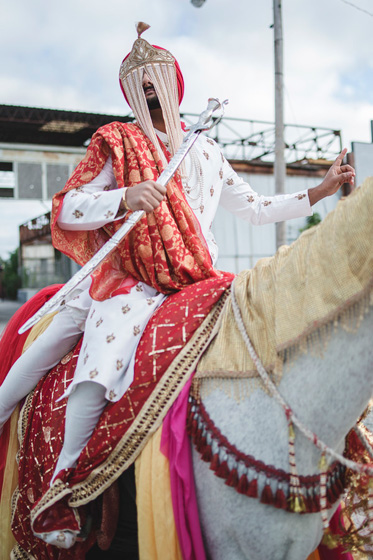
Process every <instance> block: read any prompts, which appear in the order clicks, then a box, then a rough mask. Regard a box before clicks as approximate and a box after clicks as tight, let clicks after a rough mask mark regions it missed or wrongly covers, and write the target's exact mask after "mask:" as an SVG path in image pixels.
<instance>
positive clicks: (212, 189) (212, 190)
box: [210, 187, 215, 196]
mask: <svg viewBox="0 0 373 560" xmlns="http://www.w3.org/2000/svg"><path fill="white" fill-rule="evenodd" d="M214 192H215V191H214V187H211V189H210V194H211V196H214Z"/></svg>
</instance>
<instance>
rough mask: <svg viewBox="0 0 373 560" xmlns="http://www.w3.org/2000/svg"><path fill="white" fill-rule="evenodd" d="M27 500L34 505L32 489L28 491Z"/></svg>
mask: <svg viewBox="0 0 373 560" xmlns="http://www.w3.org/2000/svg"><path fill="white" fill-rule="evenodd" d="M27 499H28V501H29V502H31V503H32V504H33V503H34V502H35V497H34V492H33V490H32V488H28V489H27Z"/></svg>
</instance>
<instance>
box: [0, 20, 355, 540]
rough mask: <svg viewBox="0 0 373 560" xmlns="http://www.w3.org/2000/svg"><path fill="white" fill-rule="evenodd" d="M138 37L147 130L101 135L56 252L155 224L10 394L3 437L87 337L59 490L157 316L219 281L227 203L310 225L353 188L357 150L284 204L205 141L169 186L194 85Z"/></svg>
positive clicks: (51, 331)
mask: <svg viewBox="0 0 373 560" xmlns="http://www.w3.org/2000/svg"><path fill="white" fill-rule="evenodd" d="M147 27H148V26H146V25H145V24H139V26H138V38H137V40H136V41H135V43H134V45H133V48H132V50H131V52H130V53H129V54H128V55H127V56H126V58H125V59H124V60H123V62H122V65H121V68H120V85H121V88H122V91H123V94H124V96H125V98H126V100H127V101H128V103H129V105H130V106H131V108H132V110H133V113H134V115H135V117H136V123H135V124H123V123H120V122H114V123H111V124H109V125H106V126H104V127H102V128H100V129H99V130H98V131H97V132H96V134H95V135H94V136H93V137H92V141H91V143H90V145H89V147H88V150H87V154H86V156H85V158H84V159H83V160H82V162H81V163H80V164H79V165H78V167H77V168H76V170H75V171H74V173H73V175H72V177H71V178H70V179H69V181H68V182H67V184H66V186H65V187H64V189H63V190H62V191H61V192H59V193H57V195H55V197H54V200H53V211H52V238H53V243H54V246H55V247H56V248H57V249H59V250H60V251H62V252H64V253H65V254H66V255H68V256H69V257H70V258H72V259H74V260H75V261H76V262H77V263H79V264H80V265H84V264H85V263H86V262H87V261H88V260H89V259H91V258H92V257H93V256H94V254H95V253H96V252H97V250H98V249H100V247H102V245H103V244H104V243H105V242H106V241H107V240H108V239H109V238H110V237H111V236H112V235H113V234H114V233H115V232H116V231H117V229H118V228H119V227H120V226H121V225H122V223H123V222H124V221H126V220H127V219H128V217H129V216H130V215H131V212H133V211H135V210H144V211H145V212H146V215H145V217H144V218H142V220H141V221H140V222H139V223H138V224H137V225H136V227H135V228H134V229H133V230H132V232H131V233H130V234H129V235H128V236H127V237H126V238H125V239H124V240H123V241H122V243H121V244H120V245H119V247H118V248H117V250H116V251H115V252H114V253H112V254H111V255H110V257H109V258H108V259H106V260H105V261H104V263H103V264H102V265H101V266H100V267H99V268H98V269H97V270H96V272H95V273H94V274H93V275H92V276H91V277H90V278H88V279H86V280H85V281H83V282H82V283H81V284H80V285H79V286H78V287H77V288H76V290H75V291H74V293H73V294H72V296H71V297H70V298H69V299H68V300H66V301H64V302H63V303H62V305H61V306H60V307H59V308H58V313H56V314H55V316H54V318H53V320H52V322H51V324H50V326H49V327H48V328H47V330H46V331H45V332H44V333H43V334H41V335H40V336H39V337H38V338H37V340H36V341H35V342H34V343H33V344H32V345H31V347H30V348H29V349H28V350H27V351H26V352H25V353H24V354H23V355H22V356H21V357H20V358H19V359H18V360H17V362H16V363H15V364H14V365H13V367H12V368H11V370H10V371H9V373H8V375H7V377H6V379H5V381H4V383H3V384H2V386H1V387H0V428H1V429H2V427H3V425H4V423H5V422H6V421H7V420H8V418H9V417H10V415H11V413H12V411H13V410H14V408H15V406H16V404H17V403H18V402H19V401H20V400H21V399H22V398H23V397H24V396H25V395H27V394H28V393H29V392H30V391H31V390H32V389H33V388H34V387H35V386H36V384H37V383H38V381H39V380H40V379H41V377H42V376H43V375H44V374H45V373H47V372H48V371H49V370H50V369H51V368H53V367H54V366H55V365H56V364H57V363H58V362H59V360H60V359H61V357H63V356H64V355H65V354H67V353H68V352H69V351H70V350H71V349H72V348H73V347H74V346H75V344H76V342H77V341H78V339H79V338H80V336H81V334H82V333H84V335H83V343H82V350H81V352H80V355H79V358H78V363H77V367H76V371H75V375H74V378H73V381H72V383H71V384H70V385H69V387H68V388H67V390H66V391H65V393H64V395H63V396H62V397H60V398H65V397H68V401H67V409H66V424H65V435H64V445H63V448H62V452H61V454H60V456H59V458H58V461H57V464H56V466H55V468H54V472H51V484H53V482H54V480H55V479H56V478H57V477H58V474H59V473H60V472H61V471H63V470H64V469H69V468H72V467H74V465H75V464H76V462H77V460H78V457H79V455H80V453H81V451H82V450H83V448H84V447H85V446H86V444H87V442H88V440H89V438H90V436H91V434H92V432H93V430H94V428H95V426H96V424H97V422H98V419H99V417H100V415H101V413H102V411H103V410H104V408H105V406H106V404H107V403H108V402H116V401H118V400H119V399H121V397H122V396H123V395H124V393H125V392H126V391H127V389H128V388H129V386H130V385H131V383H132V381H133V378H134V363H135V352H136V348H137V345H138V342H139V340H140V337H141V334H142V332H143V330H144V328H145V326H146V324H147V323H148V321H149V318H150V317H151V315H152V314H153V313H154V312H155V310H156V309H157V308H158V307H159V306H160V305H161V304H162V302H163V301H164V299H165V298H166V297H167V296H168V295H169V294H172V293H174V292H177V291H180V290H182V289H183V288H184V287H186V286H188V285H190V284H193V283H196V282H199V281H201V280H204V279H208V278H214V277H219V276H220V275H222V274H223V273H220V272H219V271H217V270H216V269H215V263H216V260H217V256H218V254H217V246H216V243H215V240H214V236H213V234H212V232H211V224H212V222H213V219H214V216H215V213H216V211H217V207H218V204H222V205H223V206H224V207H225V208H226V209H228V210H230V211H231V212H233V213H234V214H236V215H237V216H240V217H242V218H243V219H245V220H247V221H249V222H251V223H253V224H266V223H271V222H276V221H282V220H288V219H291V218H298V217H304V216H309V215H310V214H312V210H311V206H312V205H313V204H315V203H316V202H318V201H319V200H321V199H322V198H324V197H325V196H329V195H331V194H334V193H335V192H336V191H337V190H338V189H339V188H340V186H341V185H342V184H343V183H345V182H349V183H351V184H353V181H354V175H355V173H354V170H353V168H352V167H350V166H349V165H343V164H342V160H343V156H344V155H345V150H344V151H343V152H342V153H341V154H340V155H339V156H338V158H337V160H336V162H335V163H334V164H333V166H332V167H331V168H330V170H329V171H328V173H327V175H326V177H325V179H324V180H323V181H322V183H321V184H320V185H319V186H317V187H314V188H312V189H308V190H305V191H300V192H296V193H292V194H285V195H277V196H273V197H267V196H261V195H258V194H257V193H256V192H255V191H253V190H252V188H251V187H250V185H249V184H247V183H246V182H245V181H243V180H242V179H241V178H240V177H238V175H237V174H236V173H235V172H234V170H233V169H232V167H231V166H230V164H229V163H228V162H227V160H226V159H225V158H224V156H223V154H222V153H221V151H220V149H219V147H218V145H217V144H216V143H215V142H214V141H213V140H211V139H210V138H207V137H206V136H202V135H200V136H199V138H198V140H197V141H196V143H195V144H194V147H193V148H192V149H191V150H190V152H189V154H188V156H187V157H186V159H185V162H184V163H183V164H182V165H181V167H180V169H179V171H178V172H177V173H176V174H175V175H174V177H173V178H172V179H171V180H170V181H169V183H168V185H167V188H166V187H164V186H162V185H161V184H159V183H157V178H158V177H159V175H160V173H161V171H162V170H163V169H164V168H165V167H166V166H167V164H168V161H169V160H170V158H171V157H172V155H173V154H175V152H176V151H177V149H178V148H179V146H180V145H181V143H182V140H183V135H184V131H183V125H182V123H181V122H180V117H179V104H180V102H181V100H182V97H183V92H184V81H183V77H182V74H181V71H180V68H179V65H178V63H177V61H176V60H175V58H174V57H173V56H172V54H171V53H170V52H168V51H167V50H165V49H163V48H161V47H157V46H152V45H150V44H149V43H148V42H147V41H145V40H144V39H143V38H142V37H141V33H142V32H143V31H144V30H145V29H147ZM43 538H44V540H46V542H48V543H49V544H55V545H57V546H62V547H63V548H69V547H71V546H72V545H73V544H74V542H75V540H76V534H74V533H72V532H69V531H65V532H64V533H63V534H61V531H54V532H51V533H49V534H47V535H44V536H43Z"/></svg>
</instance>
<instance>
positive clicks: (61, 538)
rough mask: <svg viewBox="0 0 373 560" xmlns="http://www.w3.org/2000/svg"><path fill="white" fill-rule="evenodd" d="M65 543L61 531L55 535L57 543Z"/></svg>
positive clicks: (63, 534)
mask: <svg viewBox="0 0 373 560" xmlns="http://www.w3.org/2000/svg"><path fill="white" fill-rule="evenodd" d="M65 541H66V535H65V533H64V532H63V531H60V532H59V533H58V535H57V542H59V543H64V542H65Z"/></svg>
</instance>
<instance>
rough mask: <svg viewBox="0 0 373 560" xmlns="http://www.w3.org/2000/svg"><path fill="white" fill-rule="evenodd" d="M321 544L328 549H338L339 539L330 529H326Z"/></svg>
mask: <svg viewBox="0 0 373 560" xmlns="http://www.w3.org/2000/svg"><path fill="white" fill-rule="evenodd" d="M321 543H322V544H323V545H325V546H326V547H327V548H336V547H337V546H338V538H337V536H336V535H333V534H332V533H331V531H330V529H329V527H328V528H327V529H325V531H324V535H323V538H322V541H321Z"/></svg>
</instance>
